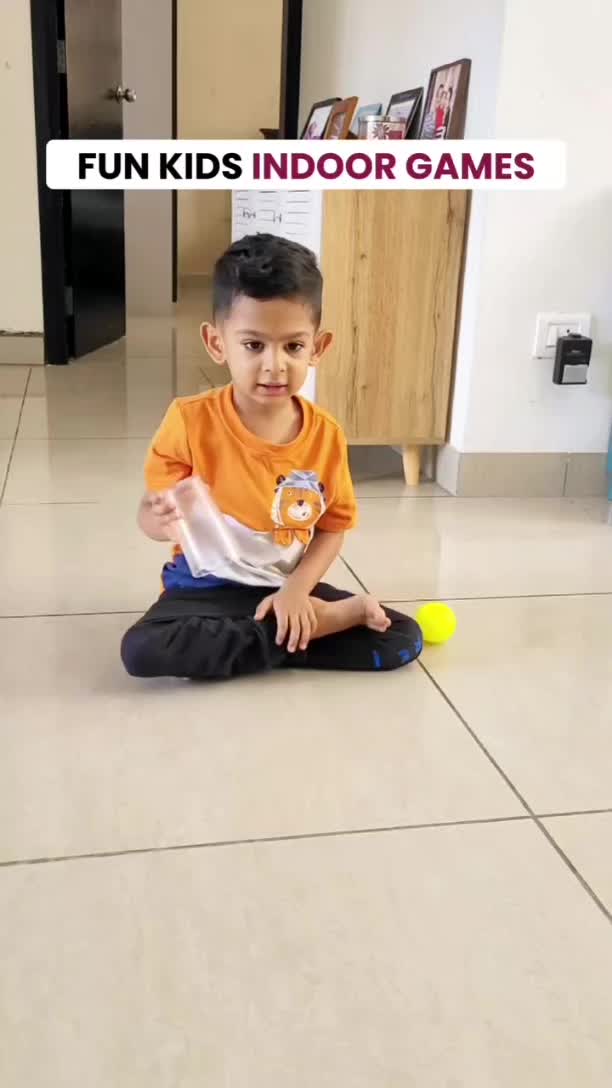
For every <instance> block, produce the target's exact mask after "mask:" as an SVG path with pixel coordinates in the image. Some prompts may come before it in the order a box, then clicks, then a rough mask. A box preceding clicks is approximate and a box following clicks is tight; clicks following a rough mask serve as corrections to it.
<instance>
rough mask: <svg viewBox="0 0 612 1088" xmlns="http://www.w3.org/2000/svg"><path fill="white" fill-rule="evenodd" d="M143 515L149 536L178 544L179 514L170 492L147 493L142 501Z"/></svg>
mask: <svg viewBox="0 0 612 1088" xmlns="http://www.w3.org/2000/svg"><path fill="white" fill-rule="evenodd" d="M143 515H144V516H143V520H144V521H145V523H146V528H145V531H146V532H147V533H148V535H149V536H152V537H153V538H154V539H155V540H170V541H172V542H174V543H175V544H176V543H177V542H178V522H179V520H180V514H179V512H178V507H177V505H176V502H175V499H174V496H173V495H172V492H171V491H161V492H159V491H149V492H148V493H147V494H146V495H145V497H144V500H143ZM143 527H145V526H143Z"/></svg>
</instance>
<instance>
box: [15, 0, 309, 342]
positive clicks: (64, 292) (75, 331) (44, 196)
mask: <svg viewBox="0 0 612 1088" xmlns="http://www.w3.org/2000/svg"><path fill="white" fill-rule="evenodd" d="M170 2H171V4H172V8H171V10H172V35H171V41H170V42H169V43H168V44H169V47H170V48H171V50H172V65H173V102H172V108H173V137H174V138H176V136H177V71H176V68H177V6H178V3H179V2H180V0H170ZM302 5H303V0H284V4H283V37H282V57H281V103H280V116H279V123H278V134H279V135H280V136H282V137H285V138H287V139H293V138H296V137H297V135H298V109H299V87H300V61H301V41H302ZM30 7H31V17H32V52H33V62H34V63H33V66H34V102H35V116H36V144H37V159H38V196H39V210H40V235H41V255H42V280H43V284H42V286H43V308H44V326H45V360H46V362H48V363H52V364H65V363H67V362H68V361H69V359H70V358H71V357H79V356H81V355H84V354H87V353H89V352H91V351H94V350H95V349H96V348H99V347H102V346H104V345H106V344H109V343H112V342H114V341H115V340H118V339H119V338H120V337H122V336H123V335H124V334H125V322H126V313H125V309H126V307H125V297H126V292H125V230H124V214H123V207H124V198H123V193H122V192H121V191H120V190H117V191H111V190H105V191H92V190H79V191H74V192H57V191H54V190H51V189H48V188H47V185H46V147H47V143H48V142H49V140H53V139H68V138H74V139H86V138H91V139H122V138H123V108H124V104H125V103H129V101H130V92H129V88H126V87H125V80H126V76H127V73H126V74H123V73H122V71H121V55H122V48H121V46H122V43H121V0H30ZM143 48H146V41H145V39H144V38H143ZM128 108H129V106H128ZM172 233H173V238H172V261H173V267H172V285H173V299H174V301H176V295H177V261H178V258H177V250H178V228H177V200H176V193H174V194H173V229H172Z"/></svg>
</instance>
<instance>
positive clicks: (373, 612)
mask: <svg viewBox="0 0 612 1088" xmlns="http://www.w3.org/2000/svg"><path fill="white" fill-rule="evenodd" d="M365 626H366V627H369V628H370V629H371V630H372V631H386V630H387V629H388V628H389V627H390V626H391V620H390V619H389V617H388V616H387V613H386V612H385V610H384V608H383V607H382V605H380V604H379V603H378V601H377V600H376V598H375V597H366V599H365Z"/></svg>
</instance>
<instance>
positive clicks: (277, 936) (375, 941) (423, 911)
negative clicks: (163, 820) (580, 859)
mask: <svg viewBox="0 0 612 1088" xmlns="http://www.w3.org/2000/svg"><path fill="white" fill-rule="evenodd" d="M0 960H1V962H2V982H1V984H0V1016H1V1018H2V1023H3V1026H4V1039H3V1046H2V1049H1V1051H0V1080H1V1081H2V1083H3V1084H5V1085H7V1086H9V1085H10V1086H11V1088H12V1086H13V1085H15V1086H16V1085H36V1086H37V1088H38V1086H41V1088H42V1086H43V1085H44V1086H48V1088H60V1086H61V1088H82V1085H84V1084H86V1085H87V1086H88V1088H108V1085H117V1086H122V1088H123V1086H125V1088H128V1086H129V1088H167V1086H168V1085H174V1084H176V1085H179V1084H180V1085H181V1088H201V1086H202V1085H204V1084H205V1085H210V1086H211V1088H213V1086H214V1088H217V1086H221V1085H228V1086H230V1085H231V1088H270V1086H272V1085H274V1086H276V1085H291V1088H312V1086H313V1085H317V1086H319V1085H320V1086H321V1088H338V1086H340V1085H342V1086H344V1085H346V1086H350V1088H372V1086H373V1085H376V1086H377V1088H396V1086H400V1085H402V1086H404V1085H415V1086H418V1088H440V1086H441V1085H449V1086H450V1085H457V1086H459V1085H461V1086H463V1085H469V1088H517V1085H521V1088H544V1086H548V1085H554V1086H555V1088H577V1086H578V1085H579V1086H580V1088H604V1086H605V1085H607V1084H608V1082H609V1074H610V1068H611V1066H612V1033H611V1032H610V1019H611V1016H612V998H611V991H610V978H611V977H612V939H611V937H610V926H609V924H608V922H607V920H606V919H605V918H604V916H603V915H602V914H601V913H600V912H599V911H598V910H597V909H596V908H595V907H594V905H593V903H592V901H591V899H590V898H589V897H588V896H587V895H586V894H585V893H584V891H583V889H582V888H581V887H580V885H579V883H578V882H577V881H576V879H575V877H574V876H573V874H572V873H571V872H570V871H569V869H568V868H567V867H566V866H565V865H564V864H563V863H562V862H561V860H560V859H559V857H558V856H557V854H556V853H555V852H554V851H553V850H552V848H551V847H550V846H549V844H548V843H547V841H546V840H545V838H544V836H543V835H542V834H541V832H539V831H538V830H537V829H535V828H534V827H533V826H532V825H531V824H522V823H518V824H497V825H487V826H479V827H471V828H461V829H459V828H445V829H437V830H425V831H416V832H415V831H410V832H401V833H391V834H382V835H365V836H351V837H348V838H332V839H324V840H321V839H318V840H312V839H311V840H305V841H302V842H284V843H268V844H254V845H245V846H241V847H235V848H232V849H209V850H194V851H185V852H182V851H181V852H178V853H170V854H152V855H145V856H139V857H123V858H107V859H100V860H88V861H87V860H84V861H76V862H69V863H60V864H52V865H36V866H26V867H24V868H16V869H5V870H0Z"/></svg>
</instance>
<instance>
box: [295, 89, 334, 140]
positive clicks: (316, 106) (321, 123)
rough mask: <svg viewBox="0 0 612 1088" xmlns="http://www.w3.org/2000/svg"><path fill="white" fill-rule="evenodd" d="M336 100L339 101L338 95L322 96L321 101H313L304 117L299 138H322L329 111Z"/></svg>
mask: <svg viewBox="0 0 612 1088" xmlns="http://www.w3.org/2000/svg"><path fill="white" fill-rule="evenodd" d="M338 102H340V99H339V98H338V97H336V98H324V99H323V100H322V101H321V102H314V103H313V105H312V106H311V109H310V113H309V114H308V117H307V118H306V124H305V125H304V128H303V129H302V134H301V136H300V140H322V139H323V137H324V136H325V130H326V128H327V123H328V121H329V118H330V114H331V111H332V110H333V108H334V106H335V105H336V103H338Z"/></svg>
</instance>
